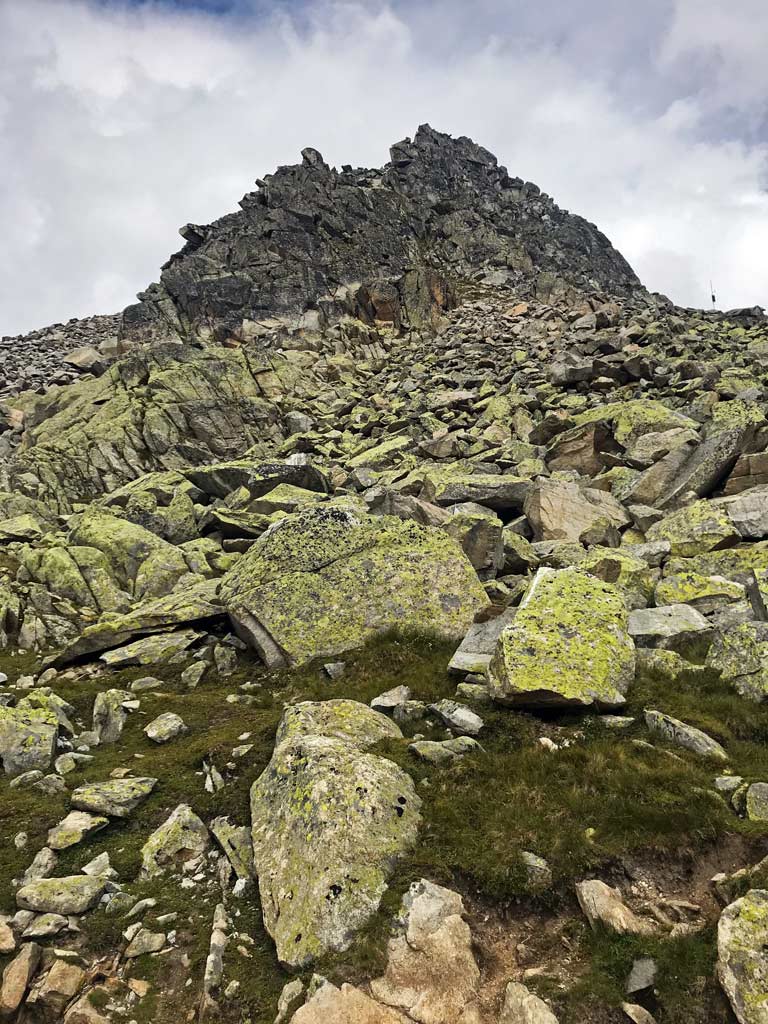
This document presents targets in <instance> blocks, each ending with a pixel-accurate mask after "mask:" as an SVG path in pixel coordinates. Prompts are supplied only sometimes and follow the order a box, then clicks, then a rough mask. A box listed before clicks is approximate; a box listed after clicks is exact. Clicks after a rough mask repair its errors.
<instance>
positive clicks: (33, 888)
mask: <svg viewBox="0 0 768 1024" xmlns="http://www.w3.org/2000/svg"><path fill="white" fill-rule="evenodd" d="M104 888H105V884H104V880H103V879H101V878H91V877H89V876H88V875H72V876H70V877H68V878H42V879H40V880H39V881H37V882H30V883H29V885H25V886H23V887H22V888H21V889H19V891H18V892H17V893H16V903H17V904H18V906H19V907H20V909H21V910H34V911H36V912H37V913H38V914H65V915H66V914H83V913H85V911H86V910H91V909H92V908H93V907H94V906H95V905H96V904H97V903H98V901H99V899H100V898H101V895H102V893H103V892H104Z"/></svg>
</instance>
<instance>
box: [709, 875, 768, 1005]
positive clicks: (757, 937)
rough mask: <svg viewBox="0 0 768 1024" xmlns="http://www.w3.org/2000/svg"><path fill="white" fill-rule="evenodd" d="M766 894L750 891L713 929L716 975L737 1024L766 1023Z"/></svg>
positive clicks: (728, 907)
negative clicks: (715, 949) (715, 941)
mask: <svg viewBox="0 0 768 1024" xmlns="http://www.w3.org/2000/svg"><path fill="white" fill-rule="evenodd" d="M767 945H768V891H766V890H765V889H751V890H750V891H749V892H748V893H747V894H746V895H745V896H742V897H741V899H738V900H736V901H735V902H734V903H731V904H730V905H729V906H727V907H726V908H725V910H724V911H723V912H722V914H721V915H720V921H719V923H718V926H717V955H718V960H717V974H718V977H719V979H720V984H721V985H722V986H723V989H724V991H725V994H726V995H727V996H728V999H729V1001H730V1004H731V1007H732V1008H733V1012H734V1014H735V1015H736V1019H737V1020H738V1021H739V1024H766V1022H768V958H766V955H765V948H766V946H767Z"/></svg>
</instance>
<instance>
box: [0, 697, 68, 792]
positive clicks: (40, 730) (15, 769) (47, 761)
mask: <svg viewBox="0 0 768 1024" xmlns="http://www.w3.org/2000/svg"><path fill="white" fill-rule="evenodd" d="M58 732H59V723H58V719H57V717H56V715H55V714H54V713H53V712H52V711H50V710H48V709H47V708H39V707H32V706H30V705H29V704H27V702H26V701H20V702H19V704H18V705H17V706H16V707H15V708H9V707H0V760H2V763H3V769H4V771H5V773H6V774H7V775H22V774H23V773H26V772H30V771H42V772H46V771H48V769H49V768H50V767H51V764H52V763H53V757H54V754H55V751H56V740H57V737H58Z"/></svg>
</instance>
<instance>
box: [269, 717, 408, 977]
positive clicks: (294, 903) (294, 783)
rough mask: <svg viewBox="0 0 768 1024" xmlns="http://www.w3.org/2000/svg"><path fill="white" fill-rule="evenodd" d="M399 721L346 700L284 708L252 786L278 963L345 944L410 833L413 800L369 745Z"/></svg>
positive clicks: (392, 734)
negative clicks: (264, 765)
mask: <svg viewBox="0 0 768 1024" xmlns="http://www.w3.org/2000/svg"><path fill="white" fill-rule="evenodd" d="M400 737H401V733H400V730H399V728H398V727H397V726H396V725H395V724H394V722H392V721H390V719H388V718H386V717H385V716H384V715H380V714H378V713H377V712H375V711H372V710H371V709H370V708H368V707H366V706H365V705H363V704H358V703H356V702H355V701H349V700H331V701H326V702H323V703H310V702H307V703H301V704H296V705H294V706H293V707H290V708H288V709H287V710H286V712H285V714H284V715H283V718H282V721H281V723H280V726H279V728H278V731H277V736H276V738H275V749H274V752H273V754H272V759H271V761H270V763H269V765H268V766H267V768H266V769H265V770H264V772H263V773H262V774H261V776H260V777H259V778H258V779H257V780H256V782H255V783H254V784H253V787H252V789H251V818H252V827H253V858H254V867H255V870H256V874H257V876H258V879H259V890H260V893H261V902H262V908H263V913H264V924H265V926H266V928H267V931H268V932H269V933H270V935H271V936H272V937H273V939H274V940H275V945H276V947H277V955H278V957H279V959H280V961H281V962H282V963H284V964H287V965H289V966H291V967H301V966H306V965H307V964H309V963H311V962H312V961H313V960H315V959H317V958H318V957H319V956H322V955H323V954H324V953H326V952H328V951H330V950H343V949H346V948H347V947H348V946H349V944H350V943H351V942H352V940H353V938H354V936H355V933H356V932H357V931H358V930H359V929H360V928H361V927H362V926H363V925H364V924H365V923H366V921H368V919H369V918H370V917H371V915H372V914H374V913H375V912H376V910H377V908H378V905H379V901H380V900H381V897H382V895H383V893H384V891H385V889H386V886H387V877H388V875H389V873H390V871H391V869H392V868H393V866H394V864H395V862H396V860H397V859H398V857H399V856H400V855H401V854H402V853H403V852H404V850H406V849H407V848H408V847H409V846H410V845H411V844H412V843H413V842H414V840H415V838H416V831H417V828H418V825H419V821H420V814H419V808H420V805H421V801H420V799H419V797H418V796H417V794H416V791H415V789H414V786H413V782H412V781H411V778H410V776H409V775H407V774H406V773H405V772H404V771H403V770H402V769H401V768H399V767H398V766H397V765H395V764H394V763H393V762H392V761H389V760H388V759H386V758H384V757H381V756H379V755H377V754H373V753H370V752H369V748H370V747H372V746H373V745H374V744H376V743H378V742H380V741H381V740H385V739H398V738H400Z"/></svg>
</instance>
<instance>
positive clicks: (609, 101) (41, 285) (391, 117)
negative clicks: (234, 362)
mask: <svg viewBox="0 0 768 1024" xmlns="http://www.w3.org/2000/svg"><path fill="white" fill-rule="evenodd" d="M703 3H704V0H697V2H696V4H693V3H692V2H689V0H675V2H674V9H673V7H672V0H654V2H653V3H649V5H648V8H647V9H648V11H653V12H655V13H654V18H653V19H651V18H649V19H646V21H645V22H642V23H641V22H638V20H637V19H636V18H632V17H628V19H627V20H626V22H622V21H621V19H617V18H616V17H615V11H616V7H617V6H618V7H622V6H623V5H624V0H621V2H619V0H612V3H611V4H610V5H605V12H603V13H602V14H601V11H602V8H603V6H604V5H603V0H600V2H596V3H595V4H594V5H592V6H593V8H594V13H595V21H594V26H591V25H590V24H589V23H588V21H587V23H585V21H584V19H581V20H580V21H579V20H578V19H575V18H574V16H573V8H572V6H571V5H570V4H569V5H567V6H566V3H565V0H542V4H540V5H539V8H541V9H540V10H539V13H540V14H541V13H542V10H543V9H546V16H547V17H546V19H544V18H539V19H538V20H531V18H530V15H527V17H528V19H529V20H528V21H526V20H525V11H526V10H528V11H529V10H530V8H529V5H526V4H518V3H517V2H516V0H515V2H514V3H510V2H505V0H483V2H482V3H480V4H479V5H478V7H477V10H476V14H475V16H474V17H473V18H472V19H467V16H466V11H467V7H466V5H465V4H462V3H460V2H459V0H445V2H441V3H439V4H438V3H436V2H435V0H411V2H410V3H409V4H408V5H405V4H404V3H401V2H400V0H393V4H392V5H391V6H380V5H375V6H374V5H373V4H372V3H368V0H361V2H358V3H351V2H350V3H340V2H336V3H334V2H330V0H312V2H311V3H310V4H309V5H308V6H306V7H305V8H304V9H303V11H302V13H301V17H300V18H297V17H294V18H293V19H291V18H289V17H288V15H287V14H286V13H282V14H280V15H274V14H273V15H266V14H265V13H264V11H263V8H260V9H258V10H257V9H256V8H254V11H253V13H252V14H251V15H248V14H245V13H244V14H242V16H239V17H234V16H233V17H229V18H223V17H214V16H209V15H205V14H203V13H200V12H199V11H198V12H196V13H193V12H189V11H187V12H186V13H185V12H183V11H179V10H178V9H170V8H167V7H163V6H161V5H158V4H151V5H145V6H142V7H139V8H135V7H132V8H130V9H128V8H123V7H119V8H115V6H114V5H112V6H110V5H109V4H104V3H96V2H95V0H0V153H2V159H1V160H0V223H1V224H2V225H3V244H2V247H0V333H15V332H17V331H21V330H28V329H31V328H34V327H37V326H41V325H43V324H46V323H49V322H52V321H55V320H61V319H66V318H67V317H69V316H75V315H79V316H82V315H86V314H88V313H91V312H111V311H114V310H115V309H118V308H121V307H122V306H124V305H126V304H127V303H128V302H130V301H132V299H133V295H134V293H135V292H136V291H137V290H138V289H140V288H142V287H144V286H145V285H146V284H148V283H149V282H150V281H151V280H153V279H156V277H157V274H158V270H159V267H160V264H161V263H163V262H164V261H165V259H166V258H167V256H168V255H169V254H170V253H171V252H172V251H174V250H176V249H177V248H178V247H179V246H180V244H181V241H180V239H179V238H178V235H177V234H176V229H177V228H178V226H179V225H180V224H182V223H185V222H186V221H197V222H205V221H209V220H212V219H214V218H215V217H218V216H221V215H223V214H224V213H226V212H228V211H230V210H232V209H234V208H235V207H236V203H237V200H238V199H239V198H240V196H241V195H242V194H243V193H244V192H245V191H248V190H249V189H250V188H251V187H252V182H253V179H254V178H256V177H258V176H261V175H262V174H264V173H267V172H269V171H270V170H272V169H273V168H274V167H275V166H276V165H277V164H279V163H288V162H295V161H296V160H297V159H298V158H299V157H298V154H299V150H300V149H301V148H302V147H303V146H305V145H313V146H316V147H317V148H319V149H320V150H321V151H322V152H323V153H324V155H325V156H326V159H328V160H329V161H330V162H332V163H336V164H341V163H353V164H360V165H361V164H368V165H371V164H373V165H379V164H381V163H382V162H383V161H384V160H386V159H387V147H388V145H389V144H390V143H392V142H394V141H395V140H397V139H400V138H402V137H403V136H404V135H406V134H412V133H413V131H415V129H416V127H417V125H418V124H419V123H421V122H423V121H429V122H430V123H431V124H432V125H433V126H434V127H436V128H439V129H441V130H443V131H449V132H452V133H454V134H465V135H471V136H472V137H473V138H475V139H476V141H478V142H480V143H481V144H482V145H484V146H486V147H487V148H489V149H491V150H492V151H494V152H495V153H496V154H497V155H498V157H499V159H500V161H501V162H502V163H504V164H506V165H507V167H508V168H509V170H510V172H511V173H512V174H519V175H521V176H522V177H525V178H527V179H529V180H533V181H536V182H537V183H538V184H539V185H540V186H541V187H542V188H543V189H545V190H546V191H548V192H549V193H550V194H552V195H553V196H554V197H555V199H556V200H557V201H558V202H559V203H560V204H561V205H563V206H565V207H567V208H569V209H571V210H573V211H574V212H578V213H581V214H583V215H584V216H586V217H587V218H588V219H590V220H592V221H594V222H595V223H597V224H598V225H599V226H600V227H601V228H602V229H603V230H604V231H605V232H606V234H608V235H609V237H610V238H611V239H612V240H613V241H614V243H615V244H616V245H617V247H618V248H620V249H621V250H622V251H623V252H624V255H625V256H626V257H627V258H628V259H629V260H630V262H631V263H633V265H634V266H635V268H636V269H637V271H638V273H640V275H641V277H642V278H643V280H644V282H645V283H646V284H647V285H648V286H649V287H651V288H654V289H659V290H662V291H664V292H666V293H667V294H669V295H670V296H671V297H672V298H673V299H675V300H676V301H678V302H680V303H682V304H690V305H697V304H704V303H706V301H707V298H708V288H709V279H710V277H712V278H713V279H714V281H715V285H716V288H717V290H718V296H719V298H720V300H721V303H722V304H723V305H725V306H731V305H742V304H753V303H755V302H762V303H764V304H766V305H768V280H767V277H768V275H766V272H765V269H764V267H765V252H766V249H767V248H768V196H766V194H765V193H764V192H761V181H762V180H763V177H764V175H765V167H766V157H767V156H768V147H766V145H765V143H764V142H763V143H762V144H760V143H758V142H756V141H755V130H754V129H755V124H756V123H757V121H756V118H757V116H758V115H757V111H758V105H757V102H756V97H757V95H758V92H759V86H760V82H761V81H762V83H763V95H765V88H764V85H765V82H764V75H765V72H764V69H763V66H762V64H761V62H760V61H759V60H758V59H756V58H755V59H754V60H753V49H754V48H753V47H752V43H751V40H750V39H749V37H748V34H747V33H744V32H742V31H737V30H736V28H733V27H732V22H733V23H736V22H738V19H739V8H740V6H743V7H744V9H745V10H746V9H748V8H750V9H751V8H752V7H753V5H755V4H757V5H758V6H759V5H760V4H761V3H762V0H732V2H731V3H730V4H729V5H728V11H729V12H730V14H729V18H730V20H728V17H727V18H726V22H725V23H723V22H722V21H721V18H720V17H718V18H717V19H713V20H712V22H711V23H710V25H711V32H714V31H716V32H717V33H718V38H719V39H720V43H719V51H718V53H717V54H715V55H714V56H713V52H712V46H711V40H712V36H711V34H709V33H708V31H707V28H706V25H704V26H702V25H701V24H698V27H697V28H696V32H694V31H693V29H692V27H691V26H692V25H693V24H694V22H695V18H693V13H695V12H694V8H695V7H698V6H699V5H700V4H701V5H702V7H703ZM706 3H707V5H708V6H709V0H706ZM559 5H561V6H559ZM711 8H712V11H713V12H715V13H717V12H718V11H719V10H720V7H719V0H712V3H711ZM634 9H635V5H634V3H633V0H626V12H627V14H628V15H630V14H631V10H634ZM558 10H559V11H560V16H559V17H558ZM610 11H613V12H614V16H613V17H609V16H607V14H606V12H610ZM692 12H693V13H692ZM759 13H760V12H759V11H758V14H759ZM604 14H605V15H606V16H603V15H604ZM512 15H516V16H517V17H513V16H512ZM542 23H546V24H547V25H548V26H550V30H549V33H548V34H544V33H542V31H541V29H540V25H541V24H542ZM590 28H593V29H594V31H593V32H590ZM438 29H439V31H438ZM640 41H642V46H638V47H637V48H638V52H639V54H640V56H639V57H638V59H637V60H636V61H635V63H634V64H633V63H631V62H630V61H628V57H627V55H628V54H629V53H631V52H632V47H633V44H634V43H637V42H640ZM590 44H592V45H593V46H594V48H595V59H594V60H593V61H590V60H587V59H585V56H586V54H587V53H588V51H589V46H590ZM610 54H616V55H618V56H617V58H616V60H614V61H613V62H612V61H611V60H610V59H609V57H608V55H610ZM619 57H620V59H619ZM707 62H710V63H711V64H712V71H713V73H712V76H710V77H708V76H706V75H702V74H701V69H702V66H706V64H707ZM731 66H733V67H735V68H736V70H738V77H739V84H738V89H736V87H735V85H734V84H733V82H734V78H733V74H727V73H726V69H727V68H728V67H731ZM761 75H762V76H763V79H761V78H760V76H761ZM700 80H701V81H702V82H704V83H705V84H704V85H701V87H700V88H699V87H698V86H696V85H695V83H697V82H699V81H700ZM721 80H722V84H718V83H719V82H720V81H721ZM683 82H684V83H685V88H683V86H682V85H681V83H683ZM644 83H647V88H646V84H644ZM692 83H694V84H693V85H692ZM738 97H742V98H743V112H744V114H745V116H747V115H748V116H749V119H750V127H749V131H748V132H746V134H745V136H744V138H740V137H739V135H738V134H737V133H736V132H735V131H734V127H733V117H732V116H731V120H730V121H729V122H728V123H727V124H724V125H723V130H722V131H721V132H719V133H718V132H717V131H714V130H713V125H714V124H716V114H717V111H718V110H720V109H721V108H722V109H723V110H725V109H727V108H728V105H729V104H733V103H735V102H737V101H738ZM651 99H652V102H651ZM713 118H715V121H713Z"/></svg>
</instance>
